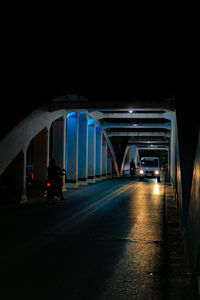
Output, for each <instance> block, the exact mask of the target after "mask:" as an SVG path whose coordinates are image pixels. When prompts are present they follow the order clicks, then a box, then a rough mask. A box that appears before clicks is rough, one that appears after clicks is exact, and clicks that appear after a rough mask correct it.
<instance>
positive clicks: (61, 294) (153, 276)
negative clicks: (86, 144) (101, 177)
mask: <svg viewBox="0 0 200 300" xmlns="http://www.w3.org/2000/svg"><path fill="white" fill-rule="evenodd" d="M163 193H164V184H163V183H158V184H157V183H156V182H155V181H154V180H149V181H144V182H138V181H133V180H131V179H129V178H127V179H120V180H117V179H116V180H109V181H105V182H101V183H98V184H93V185H89V186H88V187H83V188H80V189H79V190H76V191H73V192H67V193H66V194H65V196H66V198H67V199H66V201H63V202H58V203H55V204H53V205H47V204H43V205H36V206H29V207H25V208H18V209H17V208H13V209H11V208H9V209H6V208H4V209H2V210H1V213H0V235H1V248H0V260H1V261H0V264H1V268H0V286H1V288H0V299H1V300H11V299H12V300H17V299H20V300H23V299H26V300H36V299H37V300H40V299H42V300H51V299H55V300H61V299H62V300H67V299H69V300H73V299H84V300H90V299H91V300H105V299H107V300H112V299H115V300H116V299H117V300H118V299H119V300H121V299H145V300H146V299H165V298H164V294H165V268H166V266H165V244H164V235H165V232H164V226H163V222H164V201H163Z"/></svg>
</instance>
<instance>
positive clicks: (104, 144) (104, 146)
mask: <svg viewBox="0 0 200 300" xmlns="http://www.w3.org/2000/svg"><path fill="white" fill-rule="evenodd" d="M102 178H103V179H107V141H106V138H105V136H104V135H103V138H102Z"/></svg>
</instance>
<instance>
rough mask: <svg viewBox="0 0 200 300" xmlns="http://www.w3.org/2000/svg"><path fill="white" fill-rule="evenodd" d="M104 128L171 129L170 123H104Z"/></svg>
mask: <svg viewBox="0 0 200 300" xmlns="http://www.w3.org/2000/svg"><path fill="white" fill-rule="evenodd" d="M103 128H104V129H108V128H124V129H126V128H128V129H129V128H132V129H167V130H170V125H166V124H153V125H152V124H131V123H128V124H126V123H106V122H104V123H103Z"/></svg>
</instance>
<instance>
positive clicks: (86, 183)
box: [78, 178, 88, 185]
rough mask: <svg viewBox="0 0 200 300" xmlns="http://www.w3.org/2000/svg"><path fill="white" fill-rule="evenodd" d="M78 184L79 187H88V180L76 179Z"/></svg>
mask: <svg viewBox="0 0 200 300" xmlns="http://www.w3.org/2000/svg"><path fill="white" fill-rule="evenodd" d="M78 184H79V185H88V180H87V179H85V178H84V179H83V178H79V179H78Z"/></svg>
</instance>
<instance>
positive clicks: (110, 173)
mask: <svg viewBox="0 0 200 300" xmlns="http://www.w3.org/2000/svg"><path fill="white" fill-rule="evenodd" d="M107 176H108V178H112V158H111V153H110V152H109V153H108V160H107Z"/></svg>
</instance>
